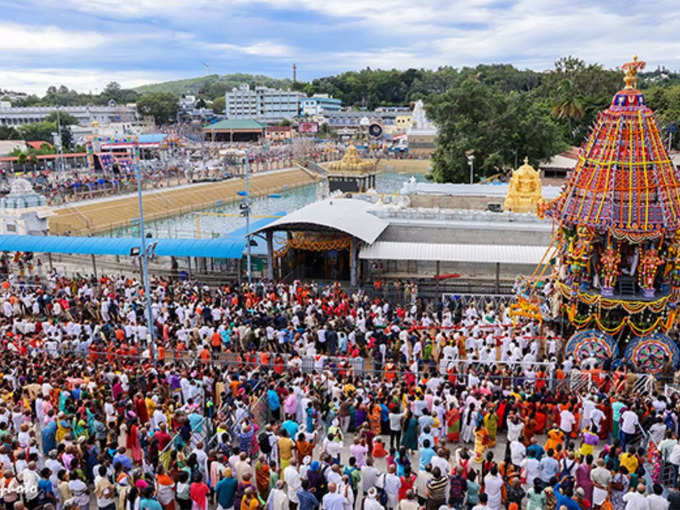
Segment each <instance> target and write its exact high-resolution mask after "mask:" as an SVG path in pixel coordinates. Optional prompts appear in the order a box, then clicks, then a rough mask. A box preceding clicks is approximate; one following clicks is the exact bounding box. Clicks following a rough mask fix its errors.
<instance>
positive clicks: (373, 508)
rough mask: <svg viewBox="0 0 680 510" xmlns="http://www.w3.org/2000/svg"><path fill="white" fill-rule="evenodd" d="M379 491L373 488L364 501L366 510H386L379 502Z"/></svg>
mask: <svg viewBox="0 0 680 510" xmlns="http://www.w3.org/2000/svg"><path fill="white" fill-rule="evenodd" d="M377 497H378V491H377V490H376V489H375V487H371V489H370V490H369V491H368V494H367V495H366V499H364V510H384V507H383V506H382V505H381V504H380V503H379V502H378V499H377Z"/></svg>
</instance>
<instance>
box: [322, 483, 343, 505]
mask: <svg viewBox="0 0 680 510" xmlns="http://www.w3.org/2000/svg"><path fill="white" fill-rule="evenodd" d="M348 503H349V502H348V501H347V498H346V497H345V496H344V495H343V494H338V492H337V486H336V485H335V484H334V483H329V484H328V494H326V495H325V496H324V497H323V499H322V500H321V508H322V509H323V510H344V506H345V505H346V504H348Z"/></svg>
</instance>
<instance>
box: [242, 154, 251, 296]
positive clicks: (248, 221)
mask: <svg viewBox="0 0 680 510" xmlns="http://www.w3.org/2000/svg"><path fill="white" fill-rule="evenodd" d="M244 153H245V157H246V204H245V205H246V207H245V212H246V269H247V271H248V283H249V284H251V283H253V271H252V267H251V265H250V178H249V174H250V161H249V158H248V151H244Z"/></svg>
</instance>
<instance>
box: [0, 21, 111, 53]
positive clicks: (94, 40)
mask: <svg viewBox="0 0 680 510" xmlns="http://www.w3.org/2000/svg"><path fill="white" fill-rule="evenodd" d="M0 34H2V36H1V37H0V51H18V52H26V53H54V52H69V51H74V50H86V49H92V48H96V47H98V46H101V45H102V44H104V43H105V42H107V40H108V38H107V37H106V36H104V35H103V34H99V33H97V32H91V31H87V30H78V31H69V30H63V29H61V28H59V27H55V26H40V27H38V26H30V25H19V24H15V23H0Z"/></svg>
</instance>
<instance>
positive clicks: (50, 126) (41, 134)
mask: <svg viewBox="0 0 680 510" xmlns="http://www.w3.org/2000/svg"><path fill="white" fill-rule="evenodd" d="M17 130H18V131H19V134H20V135H21V138H22V139H23V140H29V141H31V140H43V141H45V142H48V143H52V141H53V138H52V133H55V132H56V131H57V126H56V125H55V124H54V123H53V122H46V121H43V122H36V123H35V124H24V125H23V126H19V127H18V128H17Z"/></svg>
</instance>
